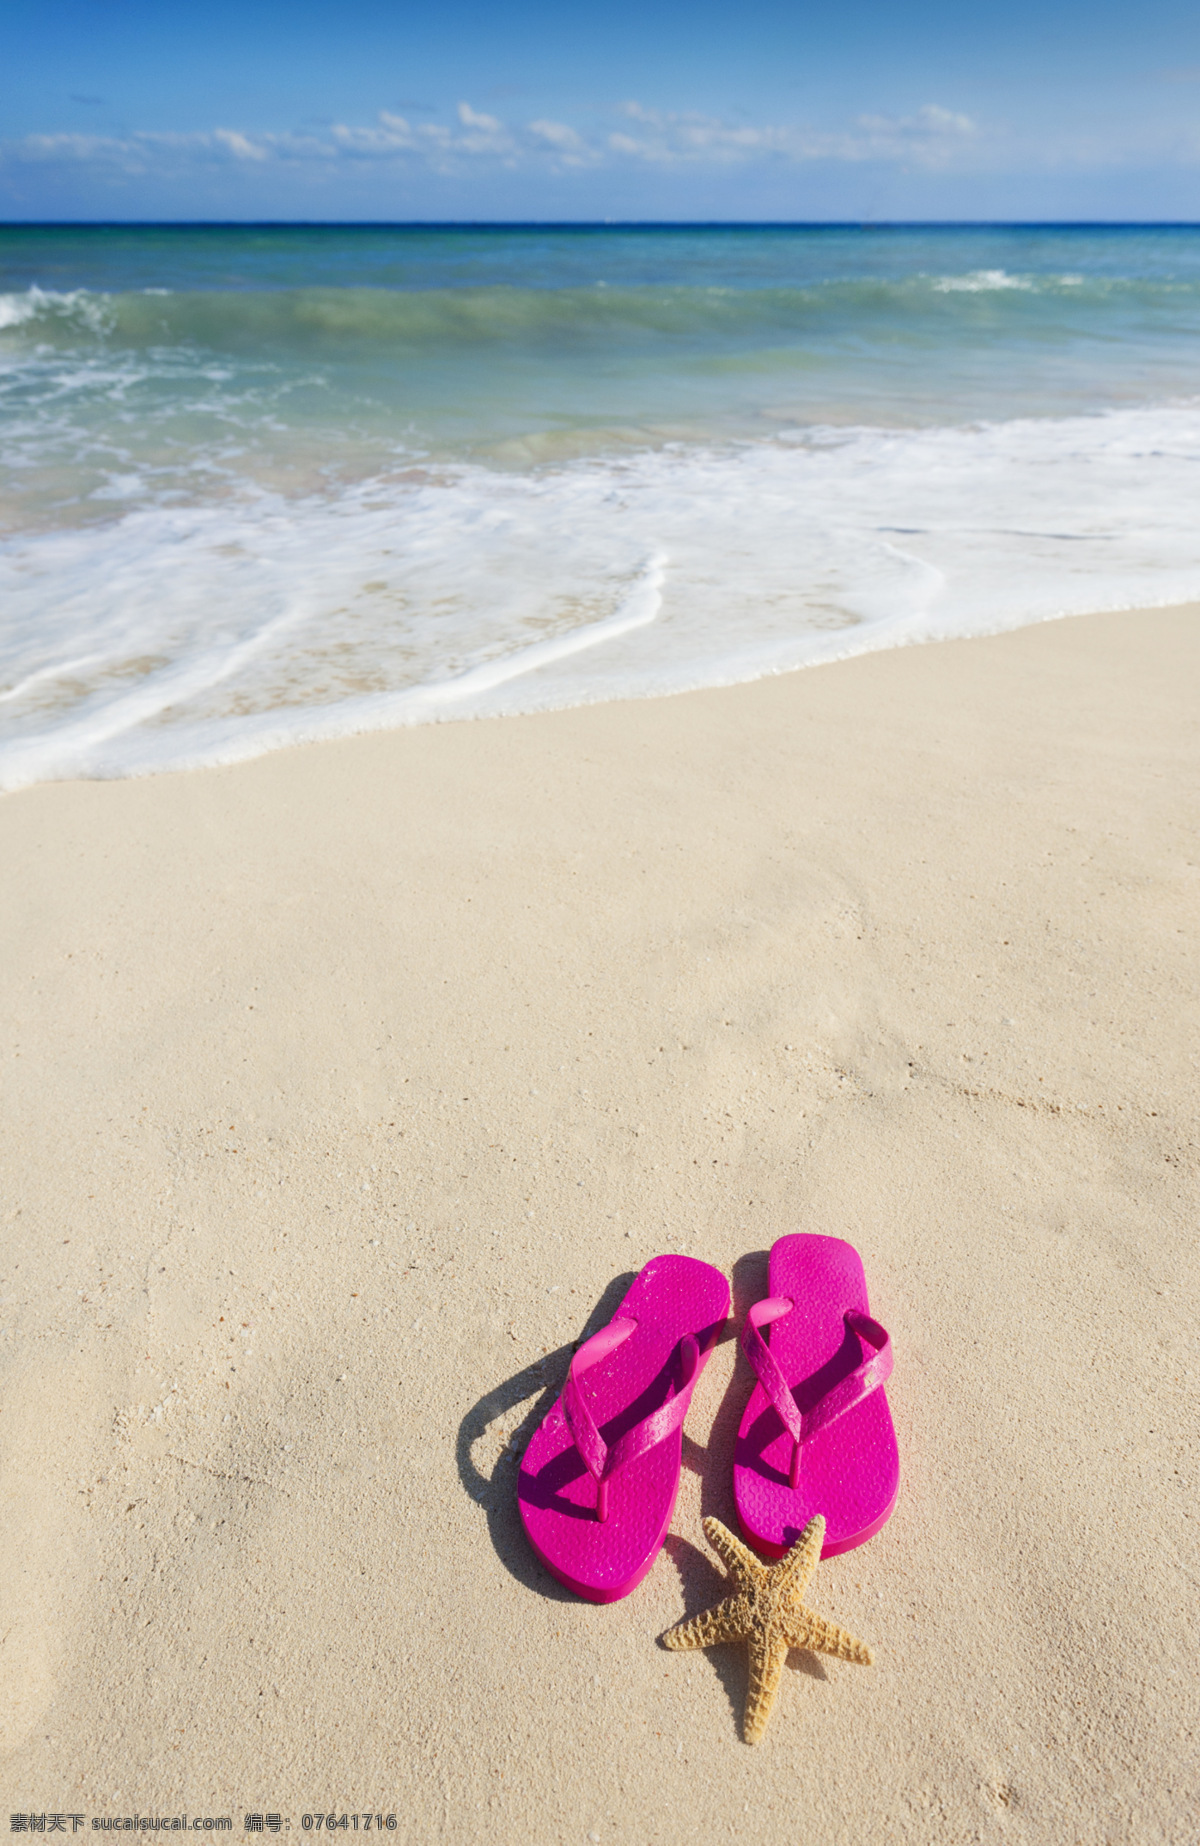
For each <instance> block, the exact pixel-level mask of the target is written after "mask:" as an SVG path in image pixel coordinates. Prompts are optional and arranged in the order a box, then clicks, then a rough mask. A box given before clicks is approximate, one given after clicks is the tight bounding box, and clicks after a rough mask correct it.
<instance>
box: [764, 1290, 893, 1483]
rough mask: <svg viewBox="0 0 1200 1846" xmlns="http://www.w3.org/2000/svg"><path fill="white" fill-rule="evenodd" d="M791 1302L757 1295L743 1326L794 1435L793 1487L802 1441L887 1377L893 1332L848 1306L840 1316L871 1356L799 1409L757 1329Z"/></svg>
mask: <svg viewBox="0 0 1200 1846" xmlns="http://www.w3.org/2000/svg"><path fill="white" fill-rule="evenodd" d="M793 1305H794V1303H793V1302H792V1301H791V1300H790V1299H789V1297H787V1296H786V1295H773V1296H771V1297H770V1298H769V1299H768V1300H766V1301H756V1302H755V1304H754V1306H753V1307H752V1308H751V1309H750V1312H749V1313H748V1314H747V1316H746V1323H745V1326H744V1327H743V1328H742V1351H743V1352H744V1353H745V1355H746V1357H747V1359H749V1361H750V1363H751V1365H752V1366H753V1367H754V1370H755V1372H756V1373H757V1374H758V1381H759V1383H760V1384H761V1385H762V1388H763V1390H764V1391H765V1392H766V1394H767V1396H768V1398H769V1399H770V1401H771V1403H772V1404H773V1405H774V1406H775V1409H776V1410H777V1411H778V1412H779V1415H780V1417H781V1419H782V1421H783V1424H784V1427H785V1428H786V1429H787V1431H788V1434H789V1435H790V1436H791V1438H792V1466H791V1484H792V1486H793V1487H795V1486H796V1485H797V1484H798V1483H799V1479H800V1451H801V1449H802V1447H803V1445H804V1444H805V1443H806V1442H807V1441H808V1440H809V1438H810V1437H811V1436H815V1435H816V1433H817V1431H818V1430H819V1429H825V1428H827V1427H828V1425H829V1424H830V1423H836V1422H837V1420H838V1418H839V1417H844V1416H845V1414H846V1412H847V1411H848V1410H853V1409H854V1406H855V1405H856V1404H860V1403H861V1402H862V1400H863V1398H864V1397H869V1396H870V1394H871V1392H872V1391H876V1390H878V1388H879V1386H880V1385H881V1384H883V1383H884V1382H885V1380H886V1379H887V1378H888V1377H889V1375H890V1373H891V1370H892V1342H891V1337H890V1335H889V1334H888V1333H887V1331H886V1330H885V1329H884V1328H883V1327H881V1326H880V1324H879V1322H878V1321H877V1320H872V1319H871V1317H870V1315H869V1314H863V1313H861V1312H860V1311H859V1309H858V1308H847V1309H846V1312H845V1314H844V1315H843V1316H842V1318H843V1320H844V1321H845V1323H846V1325H847V1327H849V1329H850V1331H851V1332H852V1333H853V1334H855V1335H856V1337H857V1338H858V1340H859V1342H860V1344H861V1345H863V1346H866V1347H868V1348H869V1354H868V1357H867V1358H865V1359H864V1360H863V1361H862V1364H861V1365H859V1366H857V1367H856V1368H855V1370H854V1371H852V1372H851V1373H850V1375H849V1376H848V1377H846V1378H843V1379H841V1380H840V1382H839V1383H837V1384H835V1385H834V1386H832V1388H831V1389H830V1390H828V1391H826V1393H825V1395H824V1397H822V1398H820V1399H818V1401H817V1403H815V1404H814V1405H813V1406H812V1408H811V1409H809V1410H801V1409H800V1406H799V1405H798V1404H797V1402H796V1398H795V1394H794V1392H793V1389H792V1387H791V1385H789V1384H788V1381H787V1379H786V1378H785V1377H784V1375H783V1371H782V1369H781V1368H780V1365H779V1362H778V1360H777V1359H776V1358H775V1355H774V1354H773V1353H772V1351H771V1348H770V1347H769V1346H768V1345H767V1342H766V1340H765V1339H764V1338H763V1336H762V1334H761V1333H760V1332H759V1328H760V1327H766V1326H769V1325H770V1323H771V1322H772V1321H774V1320H779V1319H781V1318H782V1316H783V1315H784V1314H788V1313H790V1312H791V1310H792V1307H793Z"/></svg>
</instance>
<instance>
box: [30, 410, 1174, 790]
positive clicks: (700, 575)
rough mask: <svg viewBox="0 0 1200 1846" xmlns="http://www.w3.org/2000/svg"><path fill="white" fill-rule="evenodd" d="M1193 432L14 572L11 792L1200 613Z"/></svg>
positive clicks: (239, 505)
mask: <svg viewBox="0 0 1200 1846" xmlns="http://www.w3.org/2000/svg"><path fill="white" fill-rule="evenodd" d="M1198 488H1200V407H1197V406H1195V405H1177V406H1174V407H1167V408H1158V409H1153V408H1141V409H1130V410H1121V411H1114V412H1108V413H1105V414H1103V415H1097V416H1086V417H1076V418H1070V419H1057V420H1045V421H1033V420H1025V421H1014V422H1009V423H1002V424H992V425H987V426H980V427H974V428H957V429H931V430H896V431H881V430H869V429H862V430H851V431H846V430H837V431H834V430H827V431H824V432H818V433H816V434H815V435H814V434H813V433H812V432H809V433H808V434H807V435H805V436H803V437H801V436H800V435H797V436H796V437H795V438H794V439H792V440H780V441H775V442H771V443H763V444H753V445H750V444H741V445H736V446H735V445H726V446H724V447H712V448H708V449H700V448H696V447H689V446H684V445H679V446H677V447H668V448H665V449H664V448H659V449H656V450H652V451H646V452H643V453H639V454H635V455H633V456H627V457H625V458H623V459H619V460H612V459H607V460H591V461H586V462H579V463H576V464H573V465H571V466H564V467H559V468H554V469H545V470H542V471H539V472H533V473H525V474H516V473H504V472H500V471H497V470H493V469H489V468H484V467H480V466H467V465H460V466H456V467H453V468H447V469H445V470H442V471H440V472H436V473H430V474H429V475H428V476H427V477H425V478H422V479H416V480H414V479H407V480H406V479H399V480H394V481H385V480H375V481H372V482H369V483H367V484H366V485H362V486H358V487H356V488H353V489H345V490H342V491H338V492H336V493H330V494H328V495H326V496H323V497H312V498H309V499H304V500H300V501H295V500H293V501H288V500H285V499H284V498H282V497H279V496H272V495H268V494H265V493H257V494H254V495H247V496H245V497H243V498H241V499H239V500H236V501H228V500H226V501H223V502H218V503H210V504H207V505H193V506H186V507H185V506H173V507H166V508H163V507H151V508H145V507H143V508H140V509H138V510H136V511H132V512H129V513H127V514H126V515H125V516H124V517H123V518H118V519H114V520H112V521H111V522H110V523H107V524H105V525H102V526H97V527H90V528H86V529H82V530H71V531H57V532H53V533H44V534H40V535H38V536H34V537H30V536H24V537H19V538H15V539H11V540H9V541H7V542H6V543H5V544H4V545H3V546H0V596H2V597H3V605H4V608H5V610H6V629H5V635H4V638H3V641H2V642H0V698H2V702H0V726H2V727H3V732H2V733H0V734H2V735H3V737H4V741H3V742H2V743H0V787H5V788H10V789H11V788H16V787H20V786H23V785H25V784H28V783H31V782H35V781H39V780H45V779H51V778H55V777H62V776H79V775H83V776H112V775H124V774H131V773H143V772H147V771H151V770H156V769H165V768H173V767H183V766H186V765H194V764H201V763H215V762H230V761H234V760H237V759H240V758H244V757H247V756H252V755H255V754H258V753H260V752H262V751H265V750H269V749H273V748H276V747H279V746H281V745H284V744H288V743H291V742H296V741H300V740H302V739H311V738H318V737H331V736H337V735H342V734H347V733H351V732H355V731H363V730H369V729H379V728H386V727H391V726H395V725H404V724H413V723H422V722H429V721H431V720H437V719H441V718H446V717H474V716H483V715H491V714H499V713H510V712H528V711H536V710H542V709H547V708H551V707H555V706H565V705H571V704H579V703H586V702H590V701H592V700H600V699H612V698H619V697H628V696H634V697H641V696H647V695H650V694H657V693H667V692H675V691H680V690H683V689H686V688H691V687H700V686H715V685H722V684H729V683H733V682H735V681H738V680H745V679H751V678H755V677H758V676H760V675H762V674H766V673H773V672H779V671H783V670H786V669H789V668H792V667H798V666H803V665H806V664H810V663H813V662H816V661H821V660H830V659H835V658H838V657H841V656H845V655H849V654H855V653H861V652H864V651H867V650H869V649H874V648H881V647H888V646H894V645H898V644H901V643H906V642H912V641H924V640H934V639H937V638H940V637H947V636H968V635H977V634H983V633H990V632H995V631H997V630H1000V629H1004V628H1009V627H1014V626H1018V625H1020V624H1022V623H1027V622H1035V621H1041V620H1044V619H1047V618H1050V617H1053V616H1058V615H1065V614H1070V613H1083V612H1086V611H1090V610H1100V609H1112V608H1122V607H1138V606H1143V605H1150V604H1164V603H1172V602H1181V601H1185V600H1190V599H1192V598H1200V535H1198V532H1197V526H1196V521H1195V506H1196V503H1197V490H1198Z"/></svg>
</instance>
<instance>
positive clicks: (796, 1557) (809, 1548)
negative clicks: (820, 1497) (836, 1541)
mask: <svg viewBox="0 0 1200 1846" xmlns="http://www.w3.org/2000/svg"><path fill="white" fill-rule="evenodd" d="M824 1542H825V1521H824V1519H822V1517H821V1515H820V1513H817V1514H815V1515H814V1516H813V1518H811V1519H810V1520H809V1522H808V1524H807V1525H806V1526H805V1528H804V1530H803V1532H801V1534H800V1536H799V1538H798V1539H797V1540H796V1542H795V1544H794V1545H793V1546H792V1548H791V1550H790V1551H789V1552H788V1554H787V1556H786V1558H784V1560H783V1563H782V1564H781V1565H777V1566H776V1568H777V1569H778V1570H779V1572H780V1582H781V1584H782V1585H783V1586H784V1587H785V1588H786V1589H788V1590H790V1591H791V1593H792V1594H793V1595H794V1596H803V1594H804V1592H805V1590H806V1589H807V1588H808V1584H809V1579H810V1578H811V1576H812V1574H813V1572H814V1570H815V1569H816V1568H817V1565H818V1564H819V1563H820V1561H821V1546H822V1545H823V1544H824Z"/></svg>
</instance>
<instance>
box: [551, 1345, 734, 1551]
mask: <svg viewBox="0 0 1200 1846" xmlns="http://www.w3.org/2000/svg"><path fill="white" fill-rule="evenodd" d="M636 1326H637V1322H636V1320H629V1319H625V1318H618V1319H616V1320H612V1321H610V1322H609V1324H608V1326H607V1327H601V1329H600V1331H599V1333H593V1335H592V1337H591V1339H590V1340H585V1341H584V1343H583V1345H582V1346H581V1347H580V1348H579V1351H578V1352H577V1353H576V1354H575V1357H574V1358H573V1359H572V1361H571V1369H570V1371H569V1372H568V1374H567V1382H566V1384H565V1385H564V1387H563V1394H562V1405H563V1412H564V1414H565V1416H566V1419H567V1427H568V1429H569V1430H570V1432H571V1435H572V1437H573V1438H574V1442H575V1447H576V1448H577V1449H578V1450H579V1453H580V1455H582V1457H583V1460H584V1464H585V1466H586V1467H587V1471H588V1473H589V1474H590V1475H591V1477H592V1479H593V1480H594V1481H595V1483H596V1517H597V1519H599V1520H605V1519H607V1518H608V1483H609V1481H610V1480H611V1478H612V1476H613V1475H614V1474H615V1473H616V1472H617V1470H618V1468H623V1467H625V1466H626V1464H627V1463H628V1462H631V1461H634V1460H635V1459H636V1458H637V1456H639V1455H644V1454H645V1453H646V1451H647V1449H652V1448H655V1447H656V1446H657V1445H658V1443H660V1442H665V1441H666V1439H667V1437H668V1436H669V1435H671V1434H673V1432H674V1431H675V1430H677V1429H678V1428H679V1426H680V1424H681V1423H682V1422H683V1419H684V1417H685V1416H686V1415H687V1411H688V1404H689V1403H690V1401H691V1392H692V1386H693V1384H694V1383H695V1382H696V1374H697V1373H698V1371H699V1369H700V1348H699V1346H698V1345H697V1343H696V1339H695V1336H694V1335H693V1334H690V1333H688V1334H685V1335H684V1337H683V1339H682V1340H681V1341H680V1342H679V1345H678V1346H677V1347H676V1349H675V1353H674V1355H673V1360H674V1365H673V1370H674V1371H675V1372H676V1374H677V1378H678V1382H677V1383H676V1384H675V1385H674V1391H673V1395H672V1396H671V1397H669V1398H668V1399H667V1401H666V1403H664V1404H660V1405H659V1407H658V1409H657V1410H652V1411H651V1412H650V1415H649V1416H647V1417H643V1418H642V1421H641V1422H640V1423H635V1424H634V1426H633V1428H632V1429H628V1430H626V1432H625V1434H624V1435H623V1436H619V1437H618V1438H617V1440H616V1441H615V1442H614V1443H613V1444H612V1445H611V1446H610V1445H609V1444H608V1443H607V1442H605V1440H604V1437H603V1436H602V1435H601V1434H600V1430H599V1428H598V1426H597V1423H596V1419H595V1417H594V1416H593V1415H592V1413H591V1411H590V1410H589V1409H588V1406H587V1404H586V1402H585V1400H584V1396H583V1392H582V1390H581V1388H580V1380H581V1378H582V1376H583V1374H584V1373H585V1372H586V1371H588V1370H589V1368H590V1367H591V1366H593V1365H597V1364H599V1362H600V1360H601V1359H604V1358H606V1357H607V1356H608V1354H609V1353H610V1352H612V1351H614V1349H615V1348H616V1347H618V1346H620V1345H622V1344H623V1342H624V1341H625V1340H627V1339H628V1338H629V1336H630V1334H631V1333H632V1332H633V1331H634V1329H635V1328H636Z"/></svg>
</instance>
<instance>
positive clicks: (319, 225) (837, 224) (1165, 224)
mask: <svg viewBox="0 0 1200 1846" xmlns="http://www.w3.org/2000/svg"><path fill="white" fill-rule="evenodd" d="M4 230H47V231H49V230H60V231H62V230H75V231H85V230H160V231H166V230H193V231H195V230H222V231H233V230H259V231H266V230H281V231H282V230H311V231H322V230H338V231H346V230H380V231H705V230H708V231H892V230H896V231H954V230H959V231H983V230H992V231H1074V230H1081V231H1082V230H1093V231H1144V230H1158V231H1169V230H1179V231H1194V230H1200V219H1193V218H0V231H4Z"/></svg>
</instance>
